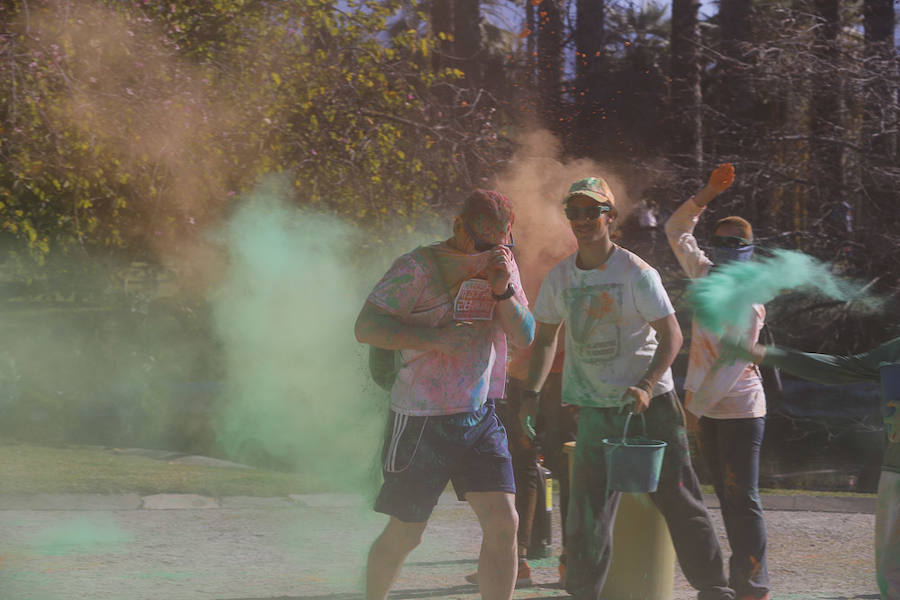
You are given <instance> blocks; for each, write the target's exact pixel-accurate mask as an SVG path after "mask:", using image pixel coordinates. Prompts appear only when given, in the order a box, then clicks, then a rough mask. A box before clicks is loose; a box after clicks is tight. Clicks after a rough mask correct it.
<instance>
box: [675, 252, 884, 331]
mask: <svg viewBox="0 0 900 600" xmlns="http://www.w3.org/2000/svg"><path fill="white" fill-rule="evenodd" d="M798 288H800V289H803V290H808V291H810V292H817V293H819V294H821V295H823V296H826V297H828V298H833V299H835V300H840V301H843V302H851V301H852V302H853V303H854V305H856V306H858V307H859V308H862V309H864V310H877V309H878V308H879V306H880V305H881V302H880V301H879V300H878V299H876V298H873V297H870V296H866V295H865V294H864V292H863V289H862V286H861V285H859V284H857V283H854V282H851V281H848V280H845V279H840V278H838V277H835V276H834V275H833V274H832V273H831V270H830V268H829V266H828V265H827V264H825V263H822V262H819V261H817V260H816V259H815V258H813V257H811V256H808V255H806V254H803V253H802V252H795V251H792V250H781V249H778V250H774V251H773V252H772V256H771V257H764V258H759V259H754V260H751V261H747V262H738V261H735V262H730V263H728V264H726V265H723V266H721V267H716V268H714V269H713V270H712V272H711V273H710V274H709V275H708V276H706V277H704V278H701V279H695V280H693V281H692V282H691V284H690V287H689V288H688V294H687V301H688V304H689V305H690V306H691V307H692V308H693V310H694V317H695V318H696V319H698V322H699V323H700V324H701V325H702V326H703V327H704V328H706V329H708V330H709V331H710V332H712V333H714V334H716V335H722V334H724V333H725V331H726V329H727V328H729V327H732V326H740V324H741V323H744V321H745V320H746V318H747V315H748V314H750V310H751V307H752V305H753V304H765V303H767V302H769V301H771V300H773V299H774V298H775V297H777V296H778V295H779V294H781V293H782V292H783V291H787V290H793V289H798Z"/></svg>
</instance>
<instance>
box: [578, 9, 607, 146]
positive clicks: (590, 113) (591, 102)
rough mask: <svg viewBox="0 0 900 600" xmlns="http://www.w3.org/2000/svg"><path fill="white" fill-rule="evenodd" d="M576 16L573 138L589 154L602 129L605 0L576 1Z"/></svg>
mask: <svg viewBox="0 0 900 600" xmlns="http://www.w3.org/2000/svg"><path fill="white" fill-rule="evenodd" d="M575 19H576V20H575V90H574V93H575V123H574V125H575V139H576V144H577V145H578V147H579V150H581V151H584V152H587V153H591V154H592V153H593V151H594V150H595V149H594V148H591V143H592V141H593V140H598V139H600V138H601V135H600V131H601V129H602V128H601V127H600V121H601V119H600V112H601V109H602V107H603V92H602V88H603V86H602V76H603V35H604V31H603V29H604V0H578V4H577V6H576V14H575Z"/></svg>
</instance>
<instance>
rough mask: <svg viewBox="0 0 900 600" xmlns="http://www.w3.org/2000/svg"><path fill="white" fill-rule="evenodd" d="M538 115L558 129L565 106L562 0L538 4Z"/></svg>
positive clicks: (549, 125)
mask: <svg viewBox="0 0 900 600" xmlns="http://www.w3.org/2000/svg"><path fill="white" fill-rule="evenodd" d="M537 27H538V29H537V31H538V42H537V46H538V49H537V53H538V64H537V70H538V116H539V118H540V120H541V122H542V123H543V124H544V126H545V127H547V128H548V129H550V130H551V131H553V132H554V133H558V132H559V117H560V113H561V107H562V77H563V55H562V49H563V21H562V2H561V0H543V2H541V3H540V5H538V18H537Z"/></svg>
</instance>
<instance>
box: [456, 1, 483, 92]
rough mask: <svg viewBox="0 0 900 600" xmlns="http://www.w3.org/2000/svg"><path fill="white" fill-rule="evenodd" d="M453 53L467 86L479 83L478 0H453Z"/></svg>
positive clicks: (479, 19)
mask: <svg viewBox="0 0 900 600" xmlns="http://www.w3.org/2000/svg"><path fill="white" fill-rule="evenodd" d="M453 36H454V42H453V44H454V45H453V54H454V55H455V56H456V58H457V66H458V68H459V69H461V70H462V72H463V73H465V81H466V84H468V86H469V87H478V86H480V85H481V61H480V60H479V59H480V54H481V3H480V0H455V10H454V11H453Z"/></svg>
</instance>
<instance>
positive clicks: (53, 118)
mask: <svg viewBox="0 0 900 600" xmlns="http://www.w3.org/2000/svg"><path fill="white" fill-rule="evenodd" d="M66 6H67V5H66V4H65V3H61V2H56V1H55V0H45V1H43V2H34V3H30V4H29V7H28V11H26V10H25V6H24V4H19V3H14V4H12V5H11V6H10V7H7V8H6V9H4V12H2V13H0V19H3V20H4V21H5V22H6V23H7V25H8V27H5V28H4V31H6V33H5V34H2V35H3V43H4V46H3V55H2V63H0V128H2V129H0V134H2V145H0V231H4V232H8V233H9V234H11V235H14V236H15V237H16V238H17V239H18V240H20V241H21V242H22V243H23V244H24V245H25V247H27V253H26V255H25V256H26V258H27V259H28V261H30V262H32V263H34V264H38V265H40V264H42V263H43V262H44V261H45V260H46V257H47V256H48V255H50V254H53V253H57V252H58V253H62V254H68V255H71V254H73V253H75V254H78V255H81V254H84V253H87V254H96V253H98V252H110V251H113V252H122V253H125V254H126V255H128V256H130V257H135V256H137V257H143V256H145V255H146V254H147V253H148V252H150V251H159V250H160V249H164V250H170V249H172V248H174V247H176V246H177V247H179V248H180V247H181V246H180V245H181V244H183V243H184V241H185V240H190V239H196V238H197V237H198V236H199V235H200V232H201V231H202V229H203V228H204V226H205V225H207V224H209V223H210V222H213V221H215V220H216V219H218V218H219V217H220V216H221V215H222V214H223V211H225V210H227V209H228V207H229V205H230V203H231V200H232V198H233V197H234V196H236V195H239V194H241V193H242V192H244V191H246V190H248V189H249V188H250V187H251V186H252V185H253V184H254V183H255V182H257V181H258V180H259V179H260V177H261V176H263V175H265V174H267V173H273V172H287V173H289V174H290V176H291V178H292V180H293V182H294V186H295V188H296V198H297V201H298V202H300V203H302V204H308V205H312V206H316V207H320V208H321V210H322V211H326V212H332V213H336V214H338V215H340V216H342V217H344V218H347V219H349V220H351V221H354V222H358V223H361V224H364V225H366V226H367V227H371V228H372V229H374V230H375V231H376V232H380V233H381V234H383V235H388V236H389V235H390V233H389V231H390V228H391V227H392V226H394V224H395V223H396V220H395V219H396V217H400V218H401V219H402V221H403V223H404V225H405V226H406V227H407V228H415V227H416V226H417V225H418V224H419V223H420V222H421V221H423V220H428V219H430V218H432V216H433V214H434V210H435V207H436V206H437V205H439V204H440V203H441V202H442V200H443V199H444V198H446V197H447V196H448V195H449V194H452V193H454V192H456V191H458V190H460V189H464V188H466V187H469V186H470V185H471V183H472V181H473V180H477V178H478V176H479V173H472V172H471V171H470V170H467V166H466V161H467V160H469V161H470V162H471V159H470V157H471V156H477V157H478V158H479V159H480V164H479V167H480V168H483V169H484V170H485V171H488V170H489V169H490V167H491V164H492V163H493V162H495V161H496V159H497V154H498V152H497V151H496V150H495V149H494V147H493V140H494V139H496V135H495V134H494V135H492V132H491V131H490V129H491V127H492V126H491V124H490V123H489V122H488V121H487V117H486V115H485V113H484V112H483V111H477V110H468V111H462V112H461V111H459V110H454V107H452V106H450V107H449V109H447V108H446V107H441V106H439V105H437V103H436V102H434V94H433V91H434V87H435V86H436V85H439V84H441V83H444V82H451V81H454V80H456V79H458V77H459V76H460V75H461V73H459V72H458V71H452V70H444V71H442V72H437V73H436V72H432V71H431V70H430V68H429V67H428V65H429V64H430V61H429V60H428V56H429V53H430V52H431V47H432V42H431V41H430V40H428V39H426V38H424V37H422V36H421V35H420V34H419V33H417V32H416V31H414V30H406V31H400V32H398V33H396V34H395V35H393V37H391V38H390V39H388V38H387V37H386V36H385V35H383V34H379V33H378V32H384V31H385V30H386V28H387V19H388V18H389V17H390V16H391V15H392V14H393V13H394V12H395V10H396V8H397V6H396V5H395V3H393V2H386V3H380V2H373V1H356V0H354V1H352V2H349V3H341V4H340V5H338V4H336V3H333V2H327V1H322V0H301V1H299V2H279V3H271V2H262V1H253V0H215V1H213V2H208V1H206V0H203V1H200V0H183V1H178V2H139V3H135V4H131V3H127V4H126V3H122V2H118V1H113V0H109V1H108V2H101V1H95V2H85V3H83V4H82V5H80V6H79V9H78V10H77V11H69V10H67V9H66ZM26 13H27V14H26ZM486 129H487V130H488V131H486ZM28 261H26V262H28Z"/></svg>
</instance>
